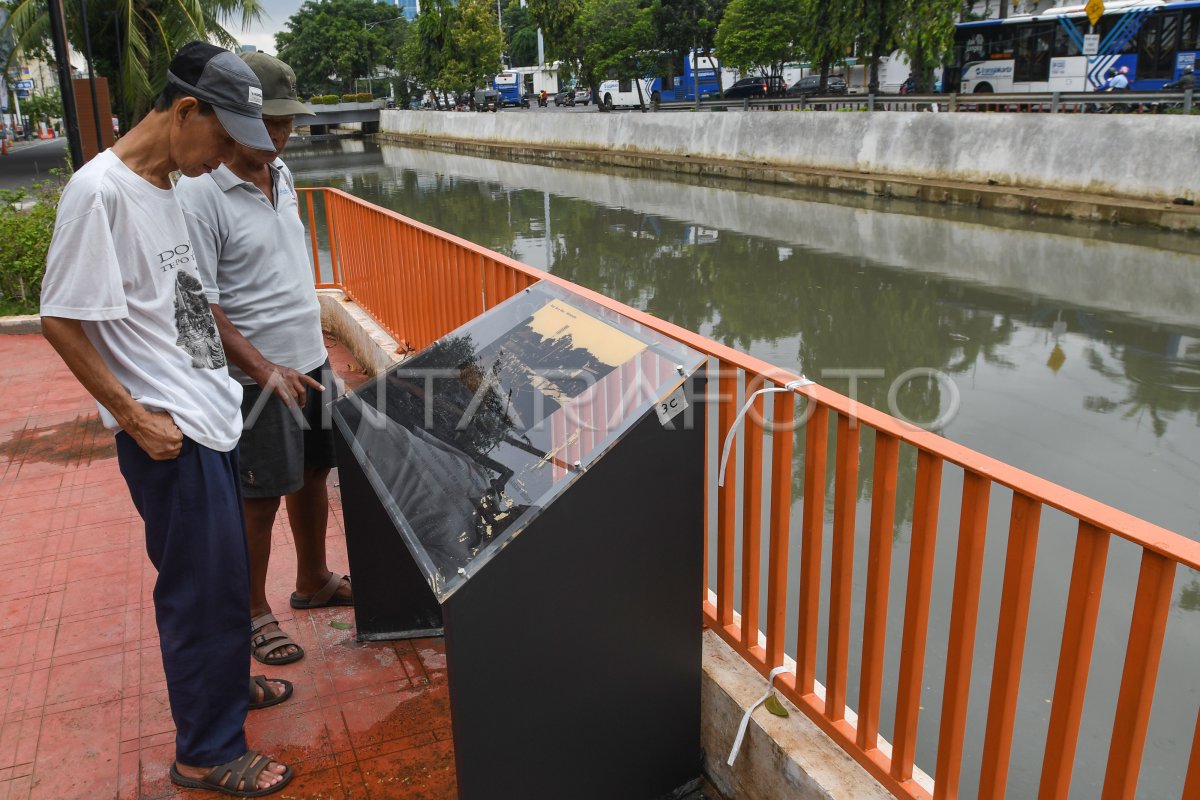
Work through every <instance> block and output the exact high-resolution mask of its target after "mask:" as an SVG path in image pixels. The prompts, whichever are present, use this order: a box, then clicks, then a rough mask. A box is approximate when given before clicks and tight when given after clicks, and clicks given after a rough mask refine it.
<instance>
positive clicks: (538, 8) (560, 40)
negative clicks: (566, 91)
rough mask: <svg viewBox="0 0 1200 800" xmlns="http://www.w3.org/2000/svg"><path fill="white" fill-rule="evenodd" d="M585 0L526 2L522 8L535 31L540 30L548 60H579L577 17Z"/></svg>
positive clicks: (537, 0)
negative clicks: (527, 14)
mask: <svg viewBox="0 0 1200 800" xmlns="http://www.w3.org/2000/svg"><path fill="white" fill-rule="evenodd" d="M583 5H584V0H527V2H526V4H525V7H526V9H527V10H528V11H529V17H530V19H532V20H533V25H534V27H535V28H541V29H542V36H543V37H544V39H545V42H546V50H547V56H546V57H547V58H549V59H560V60H562V61H577V60H578V59H579V55H580V53H579V49H580V48H579V44H580V37H579V17H580V14H581V13H582V11H583Z"/></svg>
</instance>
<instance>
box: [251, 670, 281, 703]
mask: <svg viewBox="0 0 1200 800" xmlns="http://www.w3.org/2000/svg"><path fill="white" fill-rule="evenodd" d="M256 686H257V687H258V688H259V689H262V700H255V701H254V702H264V701H267V700H273V699H274V698H275V696H276V695H277V694H278V692H272V691H271V684H270V683H268V682H267V676H266V675H251V676H250V693H251V696H253V695H254V694H255V692H254V688H255V687H256Z"/></svg>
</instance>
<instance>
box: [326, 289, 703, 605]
mask: <svg viewBox="0 0 1200 800" xmlns="http://www.w3.org/2000/svg"><path fill="white" fill-rule="evenodd" d="M704 360H705V357H704V356H703V355H702V354H701V353H699V352H697V351H695V350H692V349H690V348H688V347H686V346H684V345H681V344H679V343H678V342H675V341H674V340H671V339H667V338H666V337H664V336H662V335H661V334H659V333H657V332H655V331H653V330H650V329H648V328H645V327H643V326H641V325H639V324H638V323H636V322H634V321H633V320H631V319H629V318H627V317H625V316H623V315H621V314H619V313H617V312H615V311H612V310H610V309H608V308H605V307H604V306H601V305H599V304H598V303H595V302H593V301H591V300H588V299H587V298H585V297H582V296H580V295H577V294H575V293H573V292H571V291H569V290H567V289H565V288H563V287H560V286H557V285H555V284H552V283H549V282H546V281H542V282H540V283H537V284H535V285H534V286H532V287H530V288H529V289H527V290H525V291H524V292H521V293H520V294H518V295H515V296H514V297H511V298H509V299H508V300H506V301H505V302H503V303H501V304H500V305H498V306H496V307H495V308H493V309H491V310H490V311H488V312H486V313H485V314H483V315H482V316H480V317H478V318H476V319H475V320H473V321H471V322H469V323H467V324H466V325H464V326H463V327H461V328H459V329H458V330H456V331H454V332H453V333H450V334H449V335H447V336H445V337H443V338H441V339H439V340H438V341H437V342H435V343H434V344H432V345H430V346H429V347H428V348H426V349H425V350H423V351H421V352H420V353H417V354H416V355H414V356H412V357H411V358H409V359H408V360H406V361H404V362H403V363H401V364H398V365H396V366H395V367H392V368H391V369H390V370H388V371H387V372H385V373H383V374H382V375H380V376H378V377H377V378H375V379H374V380H372V381H370V382H368V383H365V384H363V385H362V386H361V387H359V388H358V389H357V390H356V391H354V392H353V393H351V394H348V395H346V396H345V397H343V398H341V399H340V400H338V401H337V402H336V403H335V404H334V411H333V417H334V422H335V424H336V425H338V427H339V429H340V430H341V432H342V434H343V436H344V437H345V438H346V440H347V441H348V442H349V443H350V447H351V450H352V452H353V453H354V457H355V458H356V459H357V460H358V461H359V463H360V464H361V466H362V467H363V469H364V471H365V473H366V475H367V477H368V479H369V480H370V481H371V484H372V486H373V488H374V490H375V493H376V494H377V495H378V497H379V499H380V501H381V502H382V503H383V505H384V507H385V508H386V509H387V511H388V513H389V515H390V516H391V517H392V520H393V521H394V522H395V524H396V528H397V530H398V531H399V532H400V535H401V536H402V537H404V541H405V544H406V545H407V546H408V548H409V550H410V552H411V553H412V554H413V556H414V558H415V559H416V560H417V562H418V564H419V565H420V567H421V569H422V570H423V571H424V573H425V575H426V577H427V579H428V580H429V585H430V587H431V588H432V589H433V591H434V594H435V595H436V596H437V597H438V599H439V601H445V599H446V598H448V597H449V596H450V595H451V594H452V593H453V592H454V591H455V590H456V589H458V588H459V587H460V586H462V585H463V583H464V582H465V581H466V580H468V579H469V578H470V576H471V575H474V574H475V573H476V572H477V571H478V570H480V569H483V568H484V567H485V566H486V564H487V563H488V561H489V560H490V559H491V558H493V557H495V556H496V554H497V553H498V552H499V551H500V550H502V549H503V548H504V546H505V545H506V544H507V543H508V542H510V541H511V540H512V539H513V537H515V536H517V535H519V534H520V532H521V531H522V530H523V529H524V528H525V527H526V526H527V525H528V524H529V522H531V521H532V520H533V519H535V518H536V517H537V515H538V514H540V513H541V511H542V509H544V508H545V507H546V506H547V505H548V504H549V503H551V502H553V501H554V500H555V498H556V497H558V495H560V494H561V493H562V492H563V491H565V490H566V489H567V487H569V486H570V485H571V484H572V483H573V482H574V481H575V480H577V479H578V478H579V476H580V475H582V474H584V473H586V471H587V470H588V468H589V467H590V466H591V465H592V464H594V463H595V462H596V461H597V459H599V458H602V457H603V456H604V454H605V453H606V452H607V451H608V450H609V449H610V448H612V447H613V446H615V445H616V444H617V443H618V442H619V441H620V439H621V438H622V436H623V435H624V434H625V433H627V432H628V431H629V430H630V428H631V427H632V426H633V424H634V423H636V422H637V421H638V420H640V419H642V418H643V417H644V416H646V415H647V414H658V416H659V422H656V423H655V424H664V425H670V426H676V425H680V426H682V425H691V424H702V420H693V419H692V414H691V410H692V408H693V407H694V406H695V404H694V403H693V402H691V398H688V397H687V396H686V395H685V394H684V389H683V387H685V386H687V383H686V379H687V377H688V376H690V375H691V374H692V373H694V372H695V371H696V370H697V369H699V368H700V367H701V366H702V365H703V364H704ZM656 407H657V408H656ZM614 501H615V502H619V501H620V499H619V498H614Z"/></svg>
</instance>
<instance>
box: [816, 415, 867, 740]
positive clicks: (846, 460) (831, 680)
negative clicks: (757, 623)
mask: <svg viewBox="0 0 1200 800" xmlns="http://www.w3.org/2000/svg"><path fill="white" fill-rule="evenodd" d="M860 430H861V427H860V426H859V424H858V420H856V419H852V418H850V417H847V416H845V415H842V414H839V415H838V418H837V459H836V462H835V467H836V468H835V470H834V489H833V492H834V493H833V544H832V553H831V565H830V570H829V652H828V658H827V661H826V667H825V676H826V677H825V684H826V694H825V716H826V717H828V718H829V719H830V720H832V721H833V722H838V721H840V720H843V719H845V718H846V689H847V687H846V681H847V679H848V678H849V673H848V669H847V667H848V663H849V659H850V606H851V602H850V589H851V587H852V586H853V583H854V512H855V501H856V500H857V499H858V440H859V431H860Z"/></svg>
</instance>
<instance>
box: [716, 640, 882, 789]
mask: <svg viewBox="0 0 1200 800" xmlns="http://www.w3.org/2000/svg"><path fill="white" fill-rule="evenodd" d="M766 685H767V682H766V679H764V678H763V676H761V675H759V674H758V673H757V672H756V671H755V670H754V669H752V668H751V667H750V665H749V664H747V663H746V662H745V661H744V660H742V658H741V656H739V655H738V654H737V653H735V652H734V651H733V650H732V649H731V648H730V647H729V645H727V644H725V643H724V642H723V641H721V639H720V637H718V636H717V635H716V634H715V633H713V632H712V631H705V632H704V682H703V685H702V687H701V691H702V700H701V704H700V707H701V726H702V730H703V733H702V740H703V745H704V772H705V774H706V775H707V776H708V778H709V780H711V781H712V782H713V785H714V786H715V787H716V788H717V791H719V792H721V794H723V795H725V796H726V797H730V798H737V800H890V798H891V797H892V795H891V794H890V793H888V792H887V791H885V790H884V788H883V787H882V786H880V785H879V783H878V782H876V781H875V779H874V778H872V777H871V776H870V775H869V774H868V773H867V771H866V770H865V769H863V768H862V767H861V766H859V765H858V764H857V763H856V762H855V761H854V760H853V759H851V758H850V756H848V755H847V754H846V753H845V751H843V750H842V749H841V748H840V747H838V746H837V745H836V744H834V743H833V740H831V739H830V738H829V737H827V736H826V735H825V734H824V732H823V731H821V729H820V728H818V727H817V726H816V725H815V724H814V723H813V722H812V721H811V720H809V718H808V717H806V716H805V715H804V714H803V713H802V712H801V711H800V710H799V709H797V708H796V707H795V706H794V705H792V704H791V703H789V702H788V701H787V700H786V699H784V698H782V697H781V700H782V702H783V704H784V706H785V707H786V708H787V709H788V711H789V712H790V714H789V716H787V717H776V716H774V715H772V714H771V713H770V712H769V711H767V710H766V708H764V707H762V706H760V707H759V708H758V709H757V710H755V712H754V714H753V716H751V718H750V725H749V727H748V728H747V729H746V737H745V739H744V740H743V741H742V748H741V750H740V751H739V753H738V757H737V760H736V761H734V764H733V766H732V767H729V766H727V765H726V763H725V762H726V760H727V759H728V758H729V750H730V748H731V747H732V746H733V739H734V737H735V736H736V735H737V729H738V724H739V723H740V722H741V720H742V715H743V714H745V713H746V709H747V708H749V707H750V706H751V705H752V704H753V703H754V702H756V701H757V700H758V699H759V698H760V697H762V695H763V692H765V691H766Z"/></svg>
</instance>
